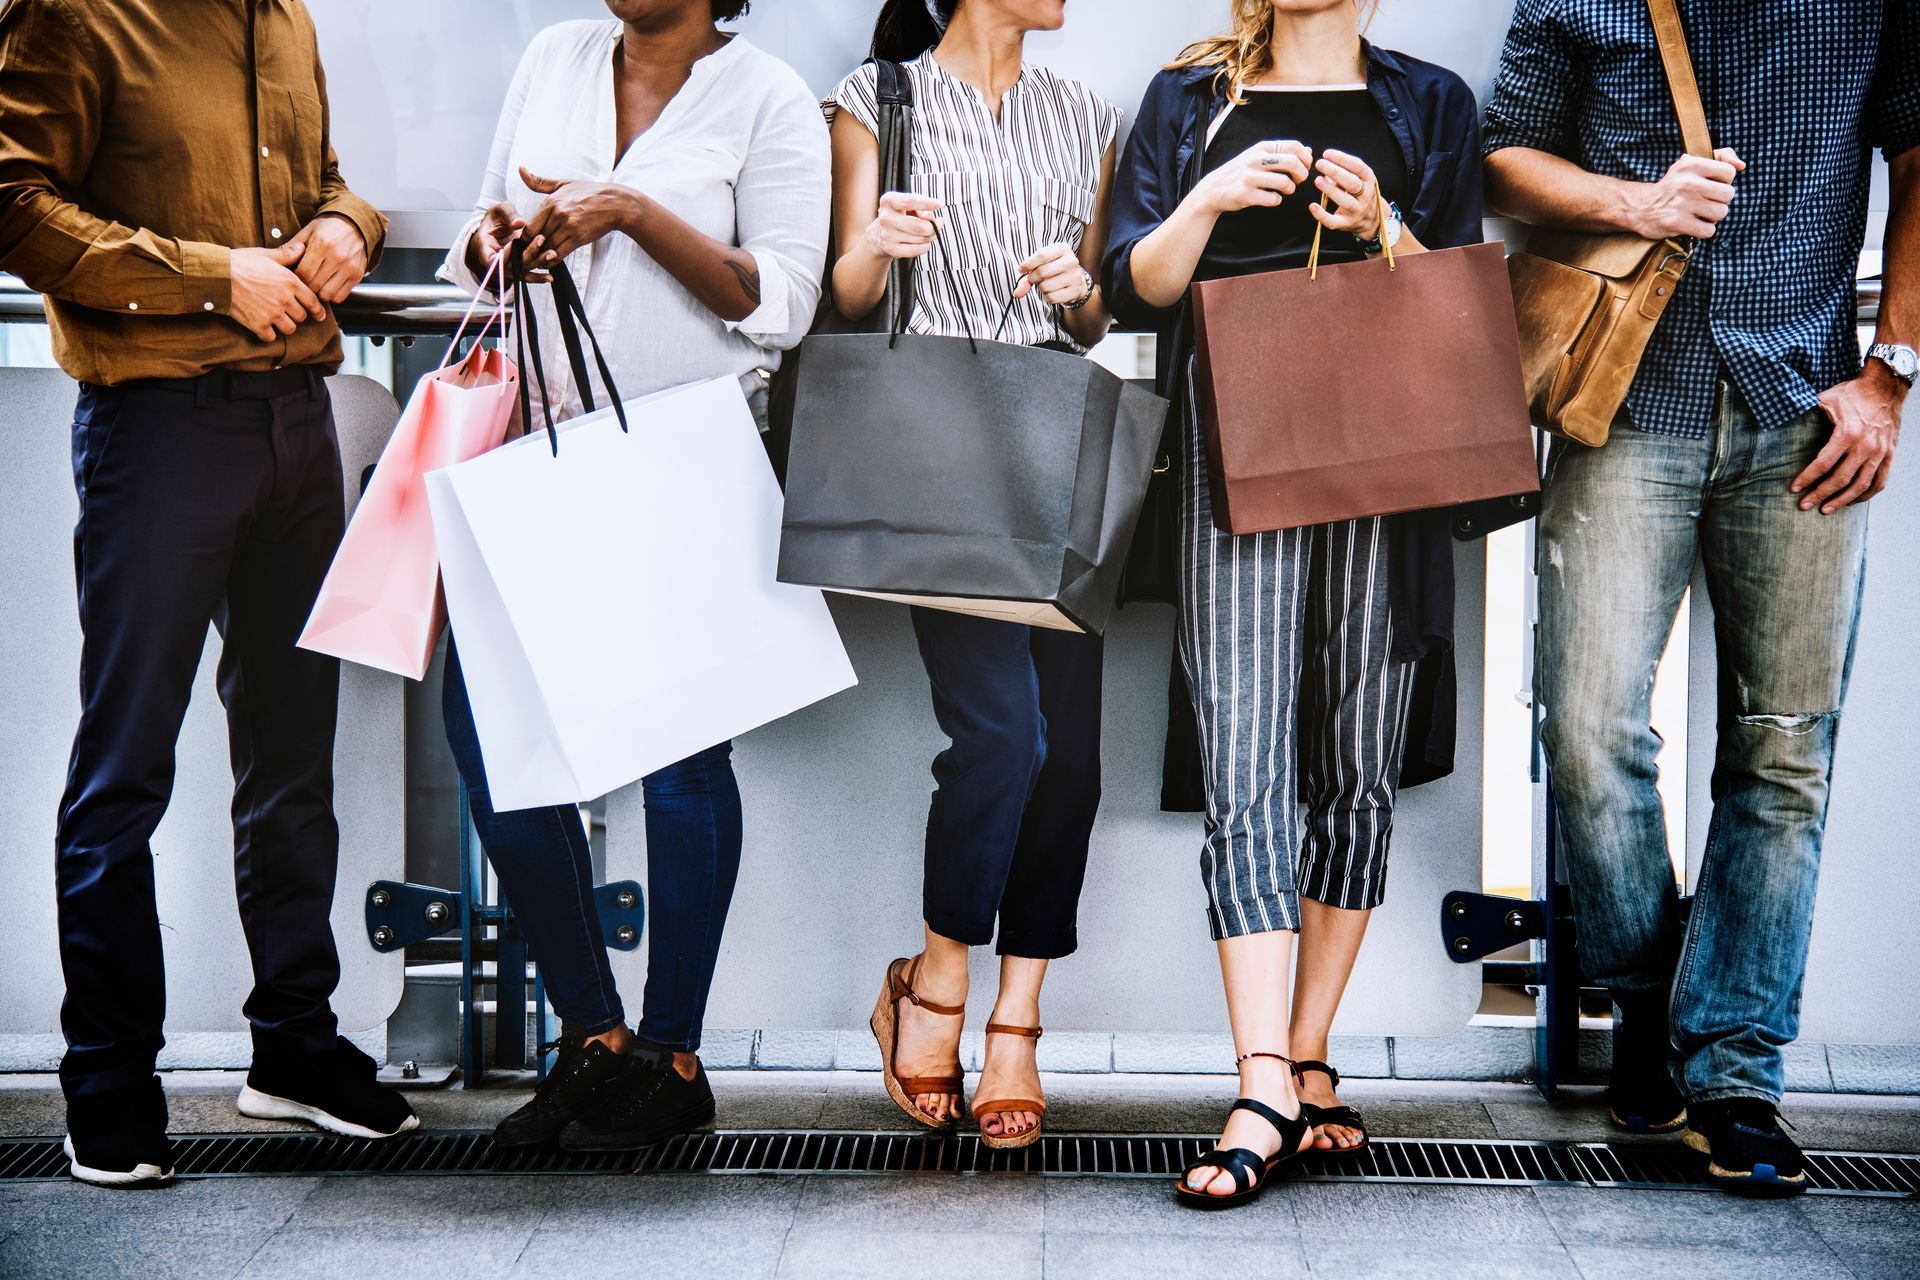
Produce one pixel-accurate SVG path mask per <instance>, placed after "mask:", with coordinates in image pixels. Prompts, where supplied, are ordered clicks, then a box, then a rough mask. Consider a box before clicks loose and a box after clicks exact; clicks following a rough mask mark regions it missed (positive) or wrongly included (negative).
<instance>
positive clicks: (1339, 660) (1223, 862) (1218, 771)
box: [1179, 378, 1413, 940]
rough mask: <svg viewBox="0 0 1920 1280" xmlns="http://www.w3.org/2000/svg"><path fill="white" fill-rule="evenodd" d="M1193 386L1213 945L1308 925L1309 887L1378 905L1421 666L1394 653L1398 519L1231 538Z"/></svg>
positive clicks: (1193, 589) (1183, 509) (1190, 500)
mask: <svg viewBox="0 0 1920 1280" xmlns="http://www.w3.org/2000/svg"><path fill="white" fill-rule="evenodd" d="M1188 385H1189V388H1190V389H1189V392H1188V395H1187V397H1186V403H1185V404H1184V405H1182V406H1181V407H1182V409H1183V410H1184V416H1185V418H1186V425H1187V433H1186V434H1187V451H1186V463H1185V470H1184V474H1183V477H1182V479H1183V484H1182V493H1181V503H1180V520H1181V564H1180V620H1179V645H1180V656H1181V661H1182V662H1183V663H1184V664H1185V666H1186V673H1187V682H1188V687H1189V688H1190V689H1191V690H1192V692H1193V704H1194V713H1195V717H1196V720H1197V722H1198V725H1199V731H1200V753H1201V757H1202V760H1203V762H1204V765H1205V770H1206V782H1207V838H1206V847H1205V849H1204V850H1203V851H1202V853H1201V855H1200V875H1201V879H1202V880H1203V881H1204V882H1205V884H1206V887H1207V919H1208V923H1209V925H1210V926H1211V928H1212V931H1213V936H1214V938H1215V939H1216V940H1218V939H1221V938H1234V937H1239V936H1241V935H1243V934H1249V933H1266V932H1270V931H1272V930H1276V929H1298V928H1299V927H1300V895H1301V894H1305V895H1307V896H1308V897H1310V898H1312V899H1314V900H1315V901H1317V902H1324V903H1326V904H1328V905H1329V906H1335V907H1344V908H1348V909H1351V910H1361V909H1366V908H1371V907H1376V906H1378V905H1379V904H1380V902H1381V900H1382V898H1383V897H1384V895H1385V890H1386V878H1387V846H1388V844H1389V842H1390V840H1391V838H1392V833H1393V803H1394V795H1395V792H1396V790H1397V788H1398V786H1399V781H1400V761H1401V758H1402V754H1403V751H1404V748H1405V738H1406V727H1407V712H1408V706H1409V699H1410V697H1411V693H1412V688H1413V665H1412V664H1411V663H1396V662H1394V661H1393V660H1392V640H1391V636H1392V617H1391V610H1390V607H1389V595H1388V584H1387V573H1388V563H1389V559H1390V556H1389V536H1390V535H1389V528H1388V523H1387V521H1386V520H1384V519H1380V518H1374V519H1365V520H1349V521H1346V522H1343V523H1339V524H1330V525H1316V526H1311V527H1308V528H1303V529H1285V530H1281V531H1280V532H1277V533H1261V534H1247V535H1243V536H1239V537H1235V536H1233V535H1231V534H1227V533H1223V532H1221V531H1220V530H1219V528H1218V527H1217V526H1215V524H1214V522H1213V504H1212V500H1211V495H1210V493H1209V490H1208V485H1207V457H1206V448H1205V446H1204V444H1203V443H1202V442H1201V439H1200V430H1199V413H1198V410H1197V408H1196V406H1195V405H1194V403H1193V392H1192V391H1191V387H1192V379H1191V378H1189V379H1188Z"/></svg>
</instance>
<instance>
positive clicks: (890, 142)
mask: <svg viewBox="0 0 1920 1280" xmlns="http://www.w3.org/2000/svg"><path fill="white" fill-rule="evenodd" d="M874 72H875V76H874V94H875V96H876V97H877V98H878V100H879V104H878V105H879V111H880V118H879V121H878V123H879V126H880V132H879V134H878V135H877V139H876V140H877V141H878V142H879V144H880V190H881V191H882V192H883V193H884V192H888V191H911V190H913V73H912V72H910V71H908V70H907V68H906V66H905V65H904V64H902V63H898V62H890V61H888V60H887V59H885V58H877V59H875V60H874ZM913 286H914V271H913V259H912V258H901V259H900V260H899V261H897V262H895V263H894V264H893V266H892V267H890V268H888V271H887V291H886V294H885V296H884V297H883V298H882V300H881V306H880V308H879V310H880V311H881V312H882V313H883V314H884V316H885V319H886V329H887V330H888V331H890V332H892V333H894V334H895V335H896V336H897V335H899V334H900V333H903V332H904V331H905V330H906V327H907V317H908V316H909V315H911V314H912V312H913Z"/></svg>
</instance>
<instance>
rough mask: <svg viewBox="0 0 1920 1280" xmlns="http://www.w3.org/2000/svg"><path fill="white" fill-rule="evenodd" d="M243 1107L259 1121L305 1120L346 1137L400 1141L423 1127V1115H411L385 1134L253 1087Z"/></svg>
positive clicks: (245, 1089)
mask: <svg viewBox="0 0 1920 1280" xmlns="http://www.w3.org/2000/svg"><path fill="white" fill-rule="evenodd" d="M239 1107H240V1114H241V1115H243V1116H250V1117H251V1118H253V1119H255V1120H301V1121H305V1122H306V1123H307V1124H310V1125H314V1126H315V1127H317V1128H321V1129H325V1130H326V1131H327V1132H328V1133H337V1134H339V1135H341V1136H342V1137H345V1138H397V1137H399V1136H400V1135H401V1134H403V1133H405V1132H407V1131H408V1130H409V1129H418V1128H419V1127H420V1117H419V1116H408V1117H407V1122H406V1123H405V1124H403V1125H401V1126H400V1127H399V1128H398V1129H395V1130H394V1131H393V1132H392V1133H382V1132H380V1130H378V1129H369V1128H368V1127H367V1126H365V1125H363V1124H354V1123H353V1122H352V1121H350V1120H342V1119H341V1118H340V1117H339V1116H336V1115H332V1114H330V1113H328V1112H325V1111H322V1110H321V1109H320V1108H319V1107H315V1106H309V1105H308V1104H306V1103H304V1102H295V1101H294V1100H293V1099H292V1098H276V1097H274V1096H273V1095H272V1094H270V1093H262V1092H260V1091H259V1090H258V1089H256V1088H254V1087H253V1086H252V1085H245V1086H243V1087H242V1088H241V1090H240V1102H239Z"/></svg>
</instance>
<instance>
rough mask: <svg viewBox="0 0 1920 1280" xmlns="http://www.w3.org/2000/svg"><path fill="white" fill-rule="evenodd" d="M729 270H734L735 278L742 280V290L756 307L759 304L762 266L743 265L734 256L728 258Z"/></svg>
mask: <svg viewBox="0 0 1920 1280" xmlns="http://www.w3.org/2000/svg"><path fill="white" fill-rule="evenodd" d="M727 270H729V271H731V272H733V274H734V278H735V279H737V280H739V281H740V292H741V293H743V294H745V295H746V298H747V301H748V302H751V303H752V304H753V305H754V306H756V307H757V306H759V305H760V268H759V267H757V266H752V267H743V266H741V265H740V264H739V263H737V262H735V261H734V260H733V259H732V258H728V259H727Z"/></svg>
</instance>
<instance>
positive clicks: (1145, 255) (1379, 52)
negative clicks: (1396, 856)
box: [1102, 0, 1483, 1207]
mask: <svg viewBox="0 0 1920 1280" xmlns="http://www.w3.org/2000/svg"><path fill="white" fill-rule="evenodd" d="M1360 7H1361V6H1360V5H1359V4H1358V3H1356V0H1236V3H1235V6H1234V22H1235V25H1234V29H1233V31H1231V32H1230V33H1228V34H1226V35H1224V36H1221V37H1219V38H1217V39H1214V40H1208V41H1202V42H1201V43H1199V44H1196V45H1194V46H1192V47H1191V48H1189V49H1188V50H1186V51H1185V52H1184V53H1183V54H1182V55H1181V56H1180V57H1179V58H1178V59H1177V60H1176V61H1175V62H1174V64H1173V65H1172V66H1170V67H1168V68H1167V69H1166V70H1164V71H1162V72H1161V73H1160V74H1159V75H1158V76H1156V77H1155V79H1154V81H1153V83H1152V84H1151V85H1150V86H1149V88H1148V90H1147V93H1146V97H1145V99H1144V101H1143V102H1142V103H1141V106H1140V112H1139V116H1138V119H1137V121H1136V123H1135V126H1134V130H1133V135H1132V137H1131V139H1130V140H1129V142H1128V144H1127V148H1126V151H1125V153H1124V155H1123V157H1122V160H1121V163H1120V167H1119V171H1118V173H1117V174H1116V178H1115V184H1114V204H1113V227H1112V234H1111V237H1110V240H1109V248H1108V250H1107V253H1106V255H1105V257H1104V259H1103V263H1102V265H1103V283H1104V286H1105V293H1106V296H1107V298H1108V299H1109V301H1110V305H1111V306H1112V308H1113V311H1114V314H1115V316H1116V318H1117V320H1118V322H1119V323H1120V324H1121V325H1123V326H1125V327H1128V328H1138V329H1145V330H1149V331H1152V332H1154V333H1155V334H1157V335H1158V337H1159V340H1160V341H1159V350H1158V370H1157V373H1158V384H1159V391H1160V393H1161V394H1162V395H1165V396H1167V397H1168V398H1169V399H1170V400H1171V401H1173V403H1174V404H1175V405H1176V406H1177V411H1178V418H1179V421H1178V422H1177V424H1175V426H1174V427H1173V429H1172V431H1171V433H1170V434H1171V435H1172V436H1173V442H1174V448H1173V450H1172V452H1174V453H1176V454H1183V455H1184V458H1183V461H1182V462H1181V463H1180V464H1179V465H1178V466H1176V468H1175V477H1176V480H1177V482H1178V485H1177V487H1178V489H1179V491H1180V492H1179V499H1178V501H1179V507H1180V511H1179V519H1178V521H1177V525H1178V529H1179V545H1178V546H1177V547H1172V548H1156V549H1154V550H1156V551H1164V552H1166V553H1168V554H1171V555H1172V557H1173V560H1174V563H1175V577H1176V578H1177V580H1178V583H1179V590H1178V595H1179V597H1180V598H1179V600H1178V602H1177V603H1178V604H1179V605H1180V609H1181V618H1180V627H1179V639H1180V660H1181V664H1182V666H1183V667H1184V674H1185V676H1186V681H1187V685H1188V687H1189V688H1190V689H1191V690H1192V691H1193V692H1192V701H1193V707H1194V713H1195V719H1196V722H1197V725H1198V729H1199V736H1200V745H1199V750H1200V755H1201V758H1202V761H1203V764H1204V769H1205V773H1206V793H1207V843H1206V848H1205V850H1204V851H1203V853H1202V857H1201V873H1202V879H1203V880H1204V881H1205V882H1206V884H1207V888H1208V896H1209V906H1208V917H1209V924H1210V926H1211V931H1212V934H1213V936H1214V938H1215V940H1216V942H1217V943H1218V944H1219V949H1220V958H1221V970H1222V975H1223V978H1224V980H1225V983H1226V990H1227V1005H1228V1012H1229V1015H1230V1017H1231V1019H1232V1022H1233V1029H1234V1036H1235V1045H1236V1052H1237V1053H1238V1054H1239V1055H1241V1056H1240V1060H1239V1071H1240V1079H1241V1094H1242V1097H1243V1099H1244V1100H1243V1102H1241V1103H1239V1104H1236V1107H1235V1110H1234V1112H1233V1113H1232V1114H1231V1115H1230V1116H1229V1119H1228V1122H1227V1126H1226V1131H1225V1134H1224V1136H1223V1137H1222V1139H1221V1143H1220V1147H1221V1149H1220V1150H1217V1151H1214V1152H1212V1153H1210V1154H1209V1155H1208V1156H1206V1157H1204V1158H1203V1159H1202V1160H1201V1161H1200V1162H1199V1163H1197V1164H1196V1165H1195V1166H1194V1167H1193V1168H1192V1169H1190V1170H1188V1172H1187V1174H1186V1175H1185V1176H1184V1177H1183V1179H1182V1181H1181V1183H1180V1185H1179V1188H1178V1190H1179V1192H1180V1195H1181V1198H1182V1199H1183V1200H1185V1201H1188V1202H1190V1203H1197V1204H1199V1205H1201V1206H1202V1207H1215V1206H1217V1205H1219V1204H1222V1203H1232V1202H1235V1201H1238V1200H1244V1199H1250V1198H1252V1196H1254V1195H1256V1194H1258V1193H1259V1191H1260V1190H1261V1189H1262V1188H1263V1187H1264V1186H1265V1183H1266V1181H1267V1175H1268V1174H1269V1173H1270V1172H1271V1169H1272V1168H1273V1167H1274V1165H1275V1163H1276V1162H1277V1161H1279V1160H1282V1159H1286V1158H1289V1157H1291V1156H1293V1155H1295V1154H1297V1153H1298V1152H1300V1151H1303V1150H1307V1149H1311V1148H1313V1147H1316V1146H1317V1147H1318V1148H1320V1149H1322V1150H1326V1151H1329V1152H1332V1153H1351V1152H1357V1151H1358V1150H1360V1149H1361V1148H1362V1147H1363V1146H1364V1145H1365V1142H1366V1130H1365V1126H1364V1122H1363V1121H1362V1119H1361V1117H1360V1116H1359V1114H1358V1113H1357V1112H1355V1111H1353V1110H1351V1109H1350V1108H1345V1107H1342V1106H1340V1105H1339V1099H1338V1097H1337V1096H1336V1094H1335V1088H1336V1086H1337V1084H1338V1076H1337V1075H1336V1074H1335V1073H1334V1071H1333V1069H1332V1068H1331V1067H1328V1066H1326V1065H1325V1063H1324V1062H1322V1061H1318V1060H1317V1059H1323V1058H1324V1057H1325V1055H1326V1047H1327V1036H1328V1033H1329V1028H1330V1027H1331V1024H1332V1021H1333V1016H1334V1013H1335V1011H1336V1010H1337V1009H1338V1007H1339V1002H1340V997H1341V994H1342V993H1343V991H1344V989H1345V986H1346V982H1347V978H1348V976H1349V974H1350V973H1351V972H1352V968H1353V963H1354V960H1355V958H1356V957H1357V955H1358V953H1359V948H1360V943H1361V940H1362V937H1363V936H1364V933H1365V930H1366V925H1367V920H1368V916H1369V913H1370V912H1371V909H1372V908H1373V907H1374V906H1377V905H1378V904H1379V902H1380V900H1381V896H1382V894H1383V891H1384V880H1385V869H1386V852H1387V846H1388V842H1389V839H1390V834H1391V828H1392V813H1393V803H1394V798H1395V795H1396V793H1397V790H1398V788H1399V787H1400V786H1402V785H1413V784H1416V783H1419V782H1424V781H1430V780H1432V779H1434V778H1438V777H1442V776H1444V775H1445V774H1447V773H1448V772H1450V771H1451V769H1452V757H1453V725H1454V706H1453V701H1454V681H1453V657H1452V638H1453V588H1454V584H1453V540H1452V537H1451V533H1450V529H1449V518H1448V513H1447V512H1444V511H1437V512H1422V513H1417V514H1414V515H1408V516H1398V517H1388V518H1380V519H1374V520H1358V521H1346V522H1341V523H1339V524H1334V525H1323V526H1316V527H1313V528H1308V529H1293V530H1283V531H1280V532H1278V533H1269V534H1257V535H1246V536H1242V537H1233V536H1231V535H1228V534H1226V533H1224V532H1221V531H1219V530H1218V529H1216V528H1215V527H1214V523H1213V519H1212V511H1211V502H1210V495H1209V492H1208V484H1207V477H1206V460H1205V456H1204V450H1203V449H1202V448H1201V447H1200V446H1199V439H1200V437H1199V423H1198V419H1199V413H1198V409H1197V402H1196V399H1195V396H1194V393H1193V387H1192V369H1193V329H1192V320H1191V307H1190V304H1189V294H1190V285H1191V284H1192V282H1193V281H1195V280H1204V279H1217V278H1222V277H1228V276H1237V275H1245V274H1252V273H1256V272H1262V271H1274V270H1286V269H1289V268H1291V267H1297V266H1301V265H1304V262H1305V254H1306V247H1307V245H1308V244H1309V243H1311V242H1312V240H1313V238H1314V233H1315V232H1319V233H1320V238H1321V241H1322V243H1323V246H1324V247H1323V250H1322V260H1323V261H1341V260H1347V261H1353V260H1359V259H1362V258H1364V257H1367V256H1370V255H1372V254H1377V253H1380V252H1382V251H1383V249H1384V248H1385V247H1387V246H1389V245H1390V246H1392V247H1393V248H1394V250H1395V252H1396V253H1398V254H1407V253H1418V252H1422V251H1425V250H1428V249H1441V248H1452V247H1456V246H1460V245H1466V244H1474V243H1478V242H1479V241H1480V240H1481V239H1482V238H1483V237H1482V231H1481V217H1482V211H1481V171H1480V140H1479V125H1478V110H1477V107H1476V105H1475V102H1474V98H1473V94H1472V92H1471V90H1469V89H1468V88H1467V86H1466V84H1465V83H1464V82H1463V81H1462V80H1461V79H1460V78H1459V77H1458V76H1456V75H1454V74H1453V73H1452V72H1450V71H1447V70H1445V69H1443V68H1440V67H1437V66H1433V65H1431V64H1428V63H1424V62H1420V61H1418V60H1417V59H1413V58H1409V57H1407V56H1405V55H1403V54H1398V53H1391V52H1388V51H1387V50H1384V49H1379V48H1376V47H1374V46H1373V45H1371V44H1369V43H1368V42H1366V41H1365V40H1364V39H1362V38H1361V37H1360V35H1359V30H1360V27H1361V22H1360V14H1359V13H1358V12H1357V10H1358V9H1359V8H1360ZM1366 7H1367V8H1368V9H1369V10H1370V9H1371V8H1372V6H1371V5H1367V6H1366ZM1284 350H1285V348H1284V346H1281V347H1279V348H1278V351H1279V352H1280V355H1279V358H1278V359H1277V360H1276V361H1275V366H1274V370H1273V373H1274V385H1275V390H1276V394H1285V393H1286V392H1285V384H1286V382H1287V373H1288V369H1287V365H1286V363H1285V356H1284ZM1392 369H1393V353H1392V352H1390V351H1380V350H1376V349H1372V348H1369V347H1366V346H1364V345H1356V348H1355V350H1354V352H1353V376H1355V377H1357V378H1373V377H1381V376H1392ZM1303 813H1304V820H1302V814H1303ZM1295 930H1297V931H1298V932H1299V934H1300V938H1299V972H1298V976H1297V978H1296V979H1294V980H1293V981H1292V983H1291V987H1292V997H1293V998H1292V1001H1291V1017H1290V1018H1289V1000H1288V989H1289V985H1290V983H1289V978H1290V973H1289V970H1290V969H1291V967H1292V954H1291V953H1292V950H1293V945H1292V944H1293V939H1292V938H1291V937H1290V936H1289V932H1290V931H1295ZM1276 1133H1277V1134H1278V1138H1277V1140H1276V1136H1275V1135H1276Z"/></svg>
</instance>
